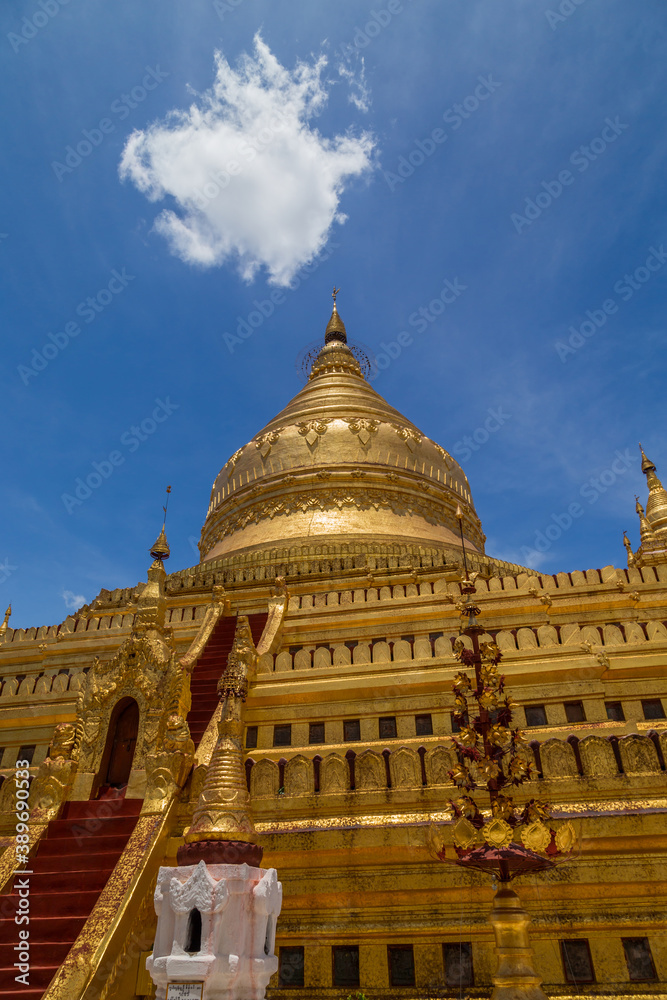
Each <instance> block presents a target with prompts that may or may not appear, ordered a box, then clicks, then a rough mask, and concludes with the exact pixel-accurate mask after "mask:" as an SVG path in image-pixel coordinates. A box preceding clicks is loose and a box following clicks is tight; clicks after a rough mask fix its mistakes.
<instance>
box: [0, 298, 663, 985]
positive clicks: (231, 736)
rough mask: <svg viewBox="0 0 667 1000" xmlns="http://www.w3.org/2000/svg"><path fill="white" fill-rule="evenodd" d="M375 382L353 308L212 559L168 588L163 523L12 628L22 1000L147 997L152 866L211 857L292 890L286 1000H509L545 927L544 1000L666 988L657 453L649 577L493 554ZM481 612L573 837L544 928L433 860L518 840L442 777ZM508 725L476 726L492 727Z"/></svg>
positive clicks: (0, 965) (531, 752) (496, 815)
mask: <svg viewBox="0 0 667 1000" xmlns="http://www.w3.org/2000/svg"><path fill="white" fill-rule="evenodd" d="M365 370H366V365H365V361H364V358H363V355H362V354H361V353H360V351H359V350H358V349H357V348H356V347H355V346H354V345H353V344H349V343H348V339H347V331H346V328H345V324H344V323H343V321H342V319H341V317H340V315H339V313H338V308H337V304H336V300H335V296H334V308H333V312H332V315H331V319H330V320H329V323H328V325H327V326H326V330H325V333H324V338H323V344H322V347H321V349H320V350H319V352H318V353H317V355H316V357H315V359H314V361H313V363H312V367H311V370H310V374H309V379H308V382H307V384H306V385H305V386H304V388H302V389H301V391H300V392H298V393H297V395H296V396H295V397H294V398H293V399H292V400H291V401H290V402H289V403H288V404H287V405H286V407H285V408H284V409H283V410H282V411H281V412H280V413H279V414H278V415H277V416H276V417H275V418H274V419H273V420H271V421H270V422H269V423H268V424H267V425H266V426H265V427H264V428H262V429H261V430H260V431H258V433H257V434H256V435H255V437H253V439H252V440H251V441H249V442H248V443H247V444H245V445H244V446H243V447H241V448H239V449H238V450H237V451H236V452H235V453H234V454H233V455H232V456H231V458H229V459H228V460H227V462H226V463H225V465H224V466H223V468H222V470H221V471H220V473H219V474H218V476H217V478H216V479H215V482H214V485H213V490H212V493H211V497H210V502H209V506H208V510H207V513H206V518H205V521H204V525H203V528H202V534H201V541H200V553H201V559H200V562H199V563H198V564H197V565H196V566H193V567H189V568H185V569H180V570H176V571H175V572H171V573H167V571H166V569H165V566H164V560H165V559H166V558H167V557H168V556H169V546H168V543H167V539H166V531H165V528H164V525H163V529H162V531H161V532H160V535H159V537H158V539H157V541H156V543H155V545H154V546H153V548H152V549H151V556H152V558H153V560H154V561H153V563H152V565H151V566H150V568H149V569H148V579H147V582H146V583H142V584H138V585H136V586H128V587H127V588H123V589H116V590H102V591H101V592H100V594H99V595H98V597H97V598H96V599H95V600H94V601H93V603H92V604H91V605H86V606H84V607H83V608H81V609H80V610H79V611H77V612H76V613H75V614H73V615H70V616H68V617H67V618H66V619H65V621H64V622H61V623H60V624H57V625H40V626H36V627H33V628H28V629H22V628H17V629H12V628H11V627H10V626H9V618H8V615H6V616H5V621H4V623H3V625H2V627H1V629H0V680H1V682H2V688H1V690H0V727H1V734H0V745H1V746H2V747H3V756H2V759H1V760H0V776H1V777H2V785H1V787H0V805H1V806H2V808H1V809H0V816H1V826H0V848H1V849H2V850H3V852H4V853H2V855H1V857H0V883H1V885H0V891H2V893H3V897H2V902H1V905H0V923H1V925H2V928H1V929H2V934H1V936H0V941H1V942H2V943H1V945H0V949H1V951H2V956H1V961H0V1000H4V998H12V1000H14V998H16V997H21V998H24V1000H37V998H44V1000H135V998H137V1000H138V998H140V997H152V996H155V993H154V987H153V984H152V982H151V979H150V977H149V975H148V973H147V971H146V959H147V958H150V956H151V954H152V950H153V945H154V939H155V928H156V915H155V909H154V892H155V889H156V879H157V874H158V871H159V869H160V868H161V867H165V866H176V865H177V864H178V863H179V860H178V859H179V858H180V859H181V863H183V861H182V859H184V858H185V859H192V858H194V859H195V862H196V858H197V857H199V856H204V855H203V854H202V852H204V854H206V852H208V855H207V856H208V857H214V858H217V859H218V860H220V859H222V860H223V861H224V862H225V863H227V862H229V863H232V862H233V861H234V859H235V860H236V861H237V862H238V863H247V864H249V865H256V864H258V860H257V859H258V858H259V857H261V854H262V851H263V862H262V863H263V864H264V865H265V866H266V867H267V868H268V867H273V868H275V869H277V872H278V875H279V877H280V880H281V882H282V886H283V906H282V912H281V914H280V918H279V920H278V924H277V929H276V952H277V955H278V960H279V963H278V972H277V973H276V975H275V976H274V978H273V980H272V981H271V985H270V988H269V994H268V995H269V996H270V997H279V996H289V997H295V998H300V997H302V998H304V1000H305V998H309V1000H313V998H316V1000H317V998H321V1000H333V998H343V1000H344V998H347V997H348V996H353V997H355V996H356V995H357V994H363V995H364V996H365V997H368V998H369V1000H371V998H383V997H386V998H389V997H391V998H396V997H405V998H410V1000H426V998H435V997H463V996H467V997H490V996H491V995H492V992H493V991H494V977H495V984H496V985H495V990H496V992H493V995H494V996H495V997H501V996H503V997H505V998H506V1000H509V998H510V996H516V995H518V994H512V993H511V988H510V987H508V986H503V985H502V984H503V982H505V980H503V977H502V974H501V973H498V972H497V969H498V956H499V955H500V958H501V969H502V951H503V947H504V945H503V944H502V942H503V941H505V940H507V941H510V944H511V943H512V941H513V942H514V943H513V944H512V947H513V948H514V952H513V954H514V959H515V964H516V955H517V954H519V953H520V952H521V950H522V949H523V951H524V952H526V954H527V953H528V951H529V949H528V945H527V943H526V942H527V931H526V927H527V925H528V921H530V928H531V929H530V948H531V949H532V958H531V962H532V966H533V969H534V971H532V970H531V974H530V976H529V975H528V973H527V974H526V977H525V978H526V983H528V985H529V986H530V989H533V990H537V989H538V987H537V986H536V985H535V984H536V983H538V982H539V981H541V987H540V988H539V989H540V991H543V994H546V996H548V997H562V998H565V997H575V996H577V997H578V996H581V995H582V994H583V995H591V996H600V997H622V998H625V997H627V998H630V997H663V996H665V995H667V942H666V940H665V935H664V926H665V900H666V897H667V884H666V883H665V880H664V871H665V864H666V861H667V832H666V831H667V775H666V773H665V764H666V760H667V723H666V722H665V708H667V681H666V680H665V676H666V675H665V663H666V662H667V628H666V623H667V494H665V491H664V489H663V487H662V485H661V483H660V481H659V479H658V478H657V471H656V467H655V466H654V465H653V464H652V463H651V462H650V461H649V459H648V458H646V456H645V455H644V453H643V452H642V469H643V471H644V472H645V474H646V476H647V484H648V500H647V502H646V505H645V508H644V507H643V506H642V505H641V504H640V502H639V500H637V504H638V511H639V514H640V545H639V547H638V548H637V549H636V550H634V551H633V548H632V543H631V542H630V540H629V539H628V538H627V537H626V538H625V546H626V549H627V554H628V566H627V568H621V567H615V566H604V567H602V568H597V569H576V570H572V571H571V572H568V573H565V572H563V573H558V574H554V575H551V574H544V573H538V572H537V571H534V570H531V569H528V568H525V567H522V566H518V565H513V564H510V563H507V562H503V561H502V560H498V559H495V558H493V556H492V555H488V554H487V553H486V551H485V536H484V533H483V531H482V525H481V522H480V519H479V517H478V515H477V513H476V510H475V506H474V503H473V499H472V494H471V489H470V485H469V483H468V480H467V478H466V475H465V473H464V471H463V470H462V469H461V467H460V466H459V465H458V463H457V462H456V461H454V459H453V458H452V457H451V455H450V454H449V453H448V452H447V451H446V450H445V448H444V447H442V446H441V445H440V444H439V443H436V442H434V441H432V440H431V439H430V438H428V437H427V435H425V434H424V433H423V432H422V431H421V430H420V429H419V428H418V427H416V426H415V425H414V424H413V423H412V422H411V421H410V420H408V419H407V418H406V417H404V416H403V415H402V414H401V413H400V412H399V411H397V410H396V409H394V408H393V407H392V406H391V405H390V404H389V403H388V402H386V401H385V400H384V399H383V398H382V397H381V396H380V395H379V394H378V393H377V392H376V391H375V390H374V389H373V388H372V386H371V385H370V384H369V382H368V381H367V379H366V377H365ZM473 604H474V608H475V613H477V612H479V626H476V630H475V632H474V635H473V638H474V640H475V642H476V643H478V647H477V646H476V647H475V649H477V648H479V649H480V650H481V651H482V652H484V650H487V651H490V652H488V655H487V660H483V659H481V660H480V661H479V662H480V664H482V666H479V665H478V669H479V670H482V668H483V669H484V670H485V671H486V672H487V673H488V674H489V676H491V674H492V673H493V676H494V677H496V674H495V673H494V672H493V670H492V669H491V668H492V667H493V668H494V669H495V666H494V665H495V664H496V663H497V662H498V661H499V659H500V656H501V655H502V670H503V676H502V678H501V680H494V682H493V683H494V684H496V686H498V685H500V684H501V681H502V683H504V682H505V680H506V682H507V684H508V687H509V688H510V689H511V692H512V696H513V699H514V702H513V705H512V719H513V723H512V724H513V725H514V726H516V727H517V730H520V731H521V733H522V734H523V736H522V738H521V740H519V738H518V737H514V736H513V737H512V740H513V743H512V748H513V749H512V767H513V768H514V769H515V771H516V773H517V774H518V773H520V774H521V776H522V778H521V781H520V782H516V787H513V791H512V796H513V806H512V808H513V809H514V810H516V813H515V814H513V815H516V816H519V815H521V816H524V817H526V819H525V820H523V821H522V822H524V825H526V824H527V825H526V830H528V829H529V827H530V823H531V822H532V821H533V820H534V821H535V822H534V824H533V825H534V829H532V828H531V830H532V832H530V833H526V836H527V837H528V840H524V843H525V845H526V849H528V847H530V849H531V850H537V849H539V850H540V851H542V853H543V854H544V855H545V857H546V856H547V855H548V852H549V847H550V844H549V838H550V837H551V836H552V833H550V832H549V830H548V829H547V827H545V826H544V824H541V825H540V823H541V821H540V818H539V815H538V814H537V813H536V812H535V810H536V808H537V807H535V806H531V803H535V802H548V803H549V806H550V812H551V818H550V820H549V823H551V822H552V820H553V823H554V830H556V833H557V832H558V831H559V830H561V829H563V830H568V831H572V833H571V835H570V833H568V837H569V840H568V845H569V847H571V846H572V844H575V848H574V850H571V851H570V853H569V854H568V856H567V859H566V861H565V862H564V863H563V864H559V865H558V866H553V867H546V868H545V869H544V870H536V869H535V870H527V871H526V873H524V874H520V875H518V876H517V879H516V885H517V891H518V893H519V895H520V898H521V904H522V907H523V909H519V908H517V906H515V904H514V902H513V899H514V898H515V897H513V896H512V897H510V896H509V895H508V892H506V891H505V890H504V889H503V890H502V892H504V893H505V896H506V897H507V898H506V899H505V896H503V895H502V892H501V893H500V895H497V896H496V907H495V909H494V912H492V913H491V919H489V914H490V912H491V905H492V901H493V898H494V892H495V890H496V888H497V886H496V887H495V888H494V885H493V884H492V882H491V880H490V879H489V878H487V877H485V875H484V872H482V871H478V870H476V869H475V868H474V867H473V866H470V865H468V866H466V865H458V864H456V863H454V864H452V865H443V864H441V863H440V862H439V861H438V859H437V858H436V857H435V856H434V853H433V844H432V840H433V830H434V829H437V831H438V836H439V838H440V844H439V848H438V849H439V850H440V852H441V854H442V856H444V857H452V858H457V857H458V860H460V856H461V852H463V854H464V855H465V852H466V851H469V850H470V851H474V850H475V849H476V848H474V838H475V837H477V838H478V841H479V830H482V829H483V830H484V831H485V833H484V836H485V837H486V842H487V843H488V844H490V845H492V846H493V845H496V846H498V845H499V846H498V849H501V848H503V844H504V843H505V842H507V843H510V840H511V837H509V834H507V830H506V829H505V827H507V828H508V829H510V827H509V826H508V823H507V816H506V815H505V813H504V812H503V802H502V801H501V797H495V798H494V797H493V796H492V799H491V801H492V804H493V810H492V809H491V808H489V809H487V812H486V813H485V812H484V810H485V808H486V806H485V804H484V802H482V800H480V801H479V803H478V804H475V805H474V809H472V807H471V811H470V815H468V814H467V813H466V806H465V802H463V804H461V798H462V797H461V786H460V785H459V787H457V785H456V784H455V781H454V780H453V777H452V775H454V776H455V777H456V775H457V774H459V771H460V762H459V757H460V755H461V753H462V752H463V751H462V750H461V747H463V748H465V747H466V746H473V744H470V743H469V742H468V743H466V739H467V737H466V734H465V733H463V734H461V727H462V723H463V725H464V726H465V719H464V717H463V715H462V709H461V706H460V704H459V702H458V701H457V699H459V700H460V698H461V691H462V690H463V688H461V684H462V683H463V682H462V681H461V679H460V678H461V676H462V675H461V663H464V664H465V663H466V662H467V661H466V655H467V654H466V649H467V648H468V646H467V643H469V642H470V638H469V635H467V634H466V630H465V629H463V630H462V625H461V615H462V613H466V614H470V613H471V612H470V608H471V607H472V606H473ZM466 608H468V611H466ZM8 614H9V613H8ZM468 632H470V629H468ZM470 634H472V633H470ZM470 648H471V649H472V647H470ZM475 655H476V654H475ZM480 655H481V654H480ZM484 664H486V665H484ZM498 676H499V675H498ZM457 677H458V678H459V679H458V680H457ZM455 685H458V687H457V688H456V690H455ZM494 690H495V688H494ZM498 691H500V687H498ZM457 692H458V693H457ZM464 694H465V692H464ZM487 709H488V718H487V717H486V716H484V719H485V721H484V726H486V727H487V728H486V729H485V730H484V732H485V733H486V732H487V731H488V732H491V727H493V726H496V728H497V729H498V727H499V726H500V728H502V720H500V722H498V721H497V720H496V719H494V717H493V715H492V712H493V711H495V709H494V708H493V705H492V704H491V702H489V704H488V706H486V708H485V709H484V710H485V711H487ZM506 724H507V723H506ZM485 738H486V737H485ZM494 752H495V751H494ZM457 754H458V755H459V757H457ZM487 756H488V755H487ZM480 760H481V758H480ZM493 763H494V762H493V760H491V765H493ZM480 766H481V765H480ZM484 766H486V767H487V768H488V767H489V760H486V763H485V765H484ZM457 767H458V769H459V770H457ZM464 770H466V773H468V772H467V769H465V768H464ZM461 773H462V772H461ZM489 773H491V772H489ZM487 777H488V775H487ZM484 780H486V778H485V779H484ZM464 791H465V789H464ZM464 798H465V797H464ZM531 810H532V811H531ZM507 815H509V813H508V814H507ZM510 819H511V816H510ZM503 824H504V825H503ZM471 830H472V831H473V832H472V833H471V832H470V831H471ZM494 831H495V832H494ZM545 831H546V832H545ZM511 832H512V830H511V829H510V833H511ZM501 835H502V836H501ZM554 836H556V834H554ZM559 836H561V841H560V842H559V843H561V846H562V843H563V840H562V837H563V835H559ZM489 838H492V839H489ZM493 838H495V840H494V839H493ZM503 838H505V839H503ZM507 838H509V839H507ZM531 838H532V839H531ZM545 838H546V839H545ZM479 843H481V841H479ZM554 843H555V841H554ZM519 847H520V845H519ZM519 847H517V848H515V854H516V853H517V851H519ZM503 849H504V848H503ZM559 850H560V848H559ZM198 852H199V853H198ZM216 852H218V853H216ZM187 863H189V861H188V862H187ZM501 889H502V887H501ZM503 899H505V903H504V905H505V910H506V912H505V915H504V917H503V920H504V923H503V928H504V930H503V933H502V934H500V935H499V937H498V941H499V942H500V943H499V945H498V949H499V950H497V946H496V943H495V939H494V926H496V925H497V924H498V921H499V919H500V918H499V915H498V905H499V904H498V900H501V901H502V900H503ZM26 900H28V902H26ZM28 905H29V907H30V914H29V916H30V923H29V924H28V925H24V924H22V923H21V922H20V921H21V918H22V914H23V913H25V912H26V906H28ZM517 905H518V904H517ZM513 906H514V907H515V909H514V911H513V912H510V911H511V909H512V907H513ZM512 920H514V921H515V922H516V927H517V930H516V934H515V935H514V937H512V935H511V934H510V933H509V931H507V927H509V924H510V923H511V921H512ZM494 921H495V924H494ZM496 930H497V926H496ZM21 931H29V934H28V936H27V937H26V936H24V935H21V933H20V932H21ZM503 935H505V936H503ZM508 935H509V936H508ZM517 942H519V943H518V944H517ZM507 947H508V948H509V947H510V945H508V946H507ZM24 967H25V971H23V970H24ZM17 977H22V978H21V979H20V981H17ZM529 981H530V982H529ZM512 988H513V987H512ZM527 988H528V987H527ZM502 990H505V992H504V993H503V992H502ZM498 991H500V992H498ZM508 991H509V992H508ZM535 995H538V994H537V993H535ZM539 995H542V992H540V993H539Z"/></svg>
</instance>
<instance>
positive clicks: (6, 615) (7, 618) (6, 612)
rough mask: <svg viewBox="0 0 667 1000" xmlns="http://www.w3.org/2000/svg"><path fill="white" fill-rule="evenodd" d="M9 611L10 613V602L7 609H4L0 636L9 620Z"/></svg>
mask: <svg viewBox="0 0 667 1000" xmlns="http://www.w3.org/2000/svg"><path fill="white" fill-rule="evenodd" d="M11 613H12V606H11V604H10V605H9V607H8V608H7V610H6V611H5V620H4V621H3V623H2V625H0V638H1V637H2V636H3V635H4V634H5V632H6V631H7V622H8V621H9V617H10V615H11Z"/></svg>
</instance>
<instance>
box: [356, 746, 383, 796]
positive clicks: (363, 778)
mask: <svg viewBox="0 0 667 1000" xmlns="http://www.w3.org/2000/svg"><path fill="white" fill-rule="evenodd" d="M354 783H355V786H356V788H357V790H358V791H370V790H371V789H375V788H386V787H387V774H386V771H385V766H384V760H383V759H382V757H381V756H380V755H379V754H377V753H375V752H374V751H373V750H364V752H363V753H360V754H359V756H358V757H357V758H356V759H355V762H354Z"/></svg>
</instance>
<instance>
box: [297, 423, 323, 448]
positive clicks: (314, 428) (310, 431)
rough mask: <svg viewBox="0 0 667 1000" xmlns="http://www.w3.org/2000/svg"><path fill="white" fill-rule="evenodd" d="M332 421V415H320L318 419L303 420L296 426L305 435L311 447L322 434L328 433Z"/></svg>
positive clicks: (302, 435)
mask: <svg viewBox="0 0 667 1000" xmlns="http://www.w3.org/2000/svg"><path fill="white" fill-rule="evenodd" d="M330 423H331V417H320V418H317V419H316V420H302V421H300V422H299V423H298V424H297V425H296V426H297V430H298V431H299V434H300V435H301V437H305V439H306V441H307V443H308V444H309V445H310V447H311V448H313V447H314V446H315V444H316V443H317V441H318V440H319V438H320V436H321V435H322V434H325V433H326V430H327V427H328V426H329V424H330Z"/></svg>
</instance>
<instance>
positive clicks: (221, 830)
mask: <svg viewBox="0 0 667 1000" xmlns="http://www.w3.org/2000/svg"><path fill="white" fill-rule="evenodd" d="M256 666H257V650H256V648H255V644H254V642H253V638H252V632H251V631H250V623H249V621H248V617H247V615H239V616H238V618H237V621H236V631H235V634H234V643H233V645H232V649H231V652H230V654H229V657H228V659H227V666H226V669H225V671H224V673H223V674H222V676H221V678H220V680H219V682H218V698H219V699H220V721H219V722H218V740H217V743H216V745H215V748H214V750H213V754H212V756H211V762H210V764H209V766H208V770H207V772H206V778H205V780H204V787H203V788H202V791H201V794H200V796H199V802H198V804H197V808H196V809H195V812H194V816H193V818H192V825H191V826H190V829H189V830H187V831H186V833H185V846H184V847H182V848H179V852H178V862H179V864H197V862H198V861H201V860H204V861H206V862H207V863H209V864H214V863H217V864H221V863H236V864H242V863H243V862H244V861H245V862H246V863H247V864H250V865H255V866H257V865H259V863H260V861H261V858H262V848H261V847H259V846H257V837H256V834H255V827H254V825H253V821H252V815H251V812H250V795H249V793H248V786H247V782H246V776H245V768H244V764H243V745H242V739H243V728H244V724H243V705H244V702H245V700H246V698H247V696H248V687H249V684H250V683H251V682H252V680H253V678H254V676H255V670H256Z"/></svg>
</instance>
